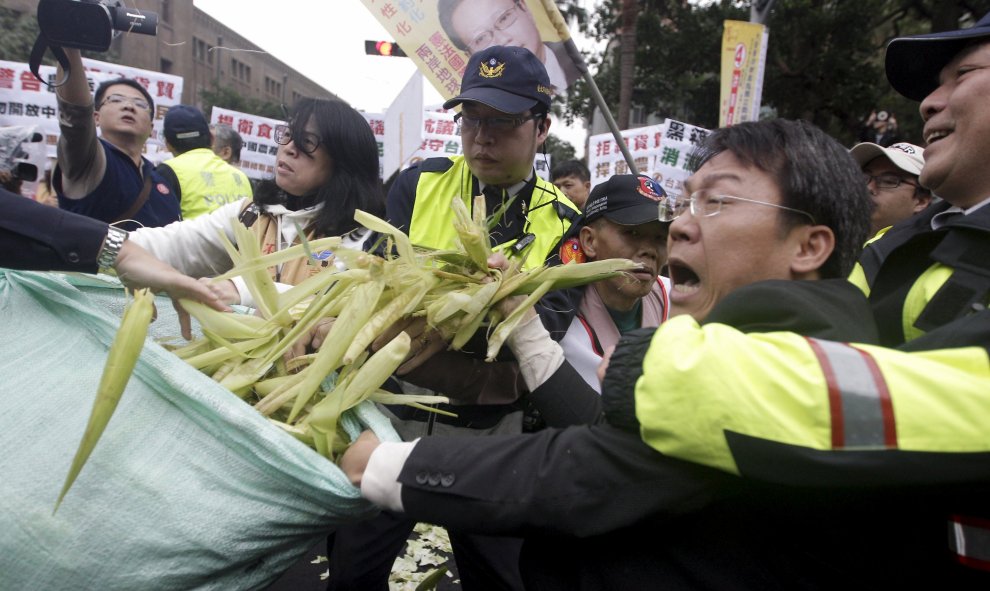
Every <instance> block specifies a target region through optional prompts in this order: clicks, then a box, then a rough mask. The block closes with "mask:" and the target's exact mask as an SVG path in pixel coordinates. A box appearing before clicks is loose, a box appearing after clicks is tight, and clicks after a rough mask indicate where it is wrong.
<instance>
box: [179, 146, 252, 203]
mask: <svg viewBox="0 0 990 591" xmlns="http://www.w3.org/2000/svg"><path fill="white" fill-rule="evenodd" d="M163 164H165V165H167V166H168V167H169V168H171V169H172V171H173V172H175V176H176V178H178V179H179V190H180V192H181V194H182V200H181V207H182V219H185V220H191V219H193V218H195V217H198V216H201V215H203V214H205V213H210V212H211V211H213V210H215V209H217V208H219V207H220V206H222V205H226V204H228V203H233V202H235V201H240V200H241V199H244V198H245V197H246V198H248V199H251V197H252V195H253V192H252V191H251V183H250V181H248V178H247V175H245V174H244V173H243V172H241V171H240V170H239V169H237V168H235V167H233V166H231V165H229V164H227V163H226V162H224V161H223V159H221V158H220V157H219V156H217V155H216V154H214V153H213V150H211V149H209V148H197V149H195V150H189V151H188V152H185V153H183V154H180V155H178V156H176V157H175V158H172V159H171V160H166V161H165V162H163Z"/></svg>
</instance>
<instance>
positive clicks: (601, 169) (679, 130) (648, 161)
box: [588, 119, 709, 196]
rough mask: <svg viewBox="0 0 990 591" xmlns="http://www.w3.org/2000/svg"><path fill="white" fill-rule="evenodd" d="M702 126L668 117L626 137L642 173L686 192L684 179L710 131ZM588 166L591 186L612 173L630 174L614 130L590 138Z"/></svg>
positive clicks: (666, 187) (627, 132) (670, 188)
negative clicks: (699, 147)
mask: <svg viewBox="0 0 990 591" xmlns="http://www.w3.org/2000/svg"><path fill="white" fill-rule="evenodd" d="M708 133H709V131H708V130H707V129H705V128H702V127H697V126H695V125H690V124H688V123H682V122H680V121H675V120H673V119H667V120H665V121H664V122H663V123H662V124H660V125H649V126H646V127H638V128H635V129H627V130H625V131H623V132H622V137H623V139H624V140H625V142H626V146H628V148H629V152H630V154H632V157H633V160H634V161H635V163H636V168H637V169H638V170H639V172H640V173H641V174H646V175H649V176H652V177H653V178H654V179H656V180H657V182H659V183H660V185H661V186H662V187H663V188H664V190H665V191H667V194H668V195H672V196H676V195H680V194H681V193H682V192H683V183H684V181H685V180H686V179H687V178H688V177H689V176H691V173H692V171H693V170H694V167H695V166H694V165H695V162H694V148H695V147H696V146H697V144H699V143H700V142H701V141H702V140H703V139H705V137H706V136H707V135H708ZM588 145H589V151H588V168H589V169H590V170H591V186H592V187H594V186H595V185H597V184H599V183H602V182H605V181H606V180H608V179H609V178H610V177H611V176H612V175H616V174H629V166H628V165H627V164H626V161H625V158H623V156H622V152H621V150H620V149H619V146H618V144H617V143H616V141H615V138H614V137H613V136H612V134H611V133H603V134H598V135H593V136H591V138H590V139H589V143H588Z"/></svg>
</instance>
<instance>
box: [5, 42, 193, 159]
mask: <svg viewBox="0 0 990 591" xmlns="http://www.w3.org/2000/svg"><path fill="white" fill-rule="evenodd" d="M83 66H84V67H85V68H86V78H87V80H88V81H89V86H90V89H91V90H93V92H95V91H96V87H97V86H99V84H100V83H101V82H103V81H105V80H111V79H113V78H120V77H122V76H123V77H127V78H132V79H134V80H137V81H138V82H139V83H140V84H141V85H142V86H144V87H145V88H146V89H147V90H148V93H149V94H150V95H151V98H152V99H153V100H154V101H155V113H154V125H153V127H154V129H153V131H152V135H151V138H150V140H149V142H148V144H147V145H146V146H145V152H146V153H147V154H148V155H149V157H151V155H153V154H157V153H160V152H162V151H163V150H164V145H165V142H164V138H162V136H161V134H162V118H163V117H165V112H166V111H168V109H169V107H171V106H172V105H176V104H178V103H179V101H180V100H181V97H182V77H181V76H174V75H172V74H162V73H161V72H152V71H150V70H141V69H138V68H131V67H129V66H121V65H119V64H110V63H107V62H101V61H98V60H92V59H88V58H83ZM39 74H41V76H42V78H44V79H45V80H47V81H49V82H54V81H55V79H56V78H55V68H54V67H53V66H44V65H43V66H41V68H40V69H39ZM12 125H18V126H36V127H37V130H38V132H39V133H41V134H43V135H44V136H45V144H46V151H47V154H48V157H50V158H55V147H56V143H57V142H58V136H59V135H60V132H59V128H58V105H57V103H56V100H55V90H54V89H53V88H52V87H50V86H46V85H45V84H44V83H42V82H41V81H40V80H38V79H37V78H35V76H34V74H32V73H31V69H30V67H29V66H28V64H25V63H20V62H10V61H2V60H0V126H12ZM159 138H161V139H159ZM152 159H153V160H154V158H152Z"/></svg>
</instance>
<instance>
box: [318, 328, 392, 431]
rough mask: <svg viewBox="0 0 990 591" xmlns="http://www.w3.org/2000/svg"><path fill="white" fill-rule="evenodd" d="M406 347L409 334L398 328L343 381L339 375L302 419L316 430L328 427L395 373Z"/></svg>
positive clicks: (325, 429) (327, 429)
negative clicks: (329, 393)
mask: <svg viewBox="0 0 990 591" xmlns="http://www.w3.org/2000/svg"><path fill="white" fill-rule="evenodd" d="M409 348H410V340H409V335H408V334H406V333H405V332H400V333H399V334H398V335H396V336H395V338H393V339H392V340H391V341H389V342H388V343H387V344H386V345H385V346H384V347H382V348H381V349H379V350H378V351H376V352H375V354H374V355H372V356H371V357H369V358H368V360H367V361H365V362H364V364H363V365H362V366H361V367H360V369H358V370H357V371H356V372H354V373H353V374H351V375H350V376H348V377H349V378H350V379H349V380H346V383H345V380H344V379H342V380H341V382H340V384H338V386H337V388H336V389H335V390H334V392H333V394H334V395H333V396H327V397H326V398H324V399H323V400H322V401H320V402H319V403H318V404H316V405H315V406H314V407H313V410H312V411H310V413H309V416H308V417H307V418H306V423H307V424H308V425H310V426H311V427H313V428H314V429H317V430H319V431H322V432H327V431H329V430H330V429H331V426H335V425H336V422H337V419H338V417H339V416H340V414H341V413H342V412H344V411H345V410H347V409H349V408H351V407H353V406H356V405H357V404H358V403H359V402H361V401H362V400H364V399H365V398H367V397H368V396H370V395H371V393H372V392H374V391H375V390H377V389H378V388H379V386H381V385H382V383H383V382H384V381H385V380H387V379H388V377H389V376H390V375H392V374H393V373H395V370H396V369H398V367H399V366H400V365H402V362H403V361H405V359H406V355H408V354H409ZM341 390H343V391H342V392H341Z"/></svg>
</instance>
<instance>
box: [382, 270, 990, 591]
mask: <svg viewBox="0 0 990 591" xmlns="http://www.w3.org/2000/svg"><path fill="white" fill-rule="evenodd" d="M775 292H776V293H775ZM723 304H724V306H723ZM710 317H711V318H713V319H718V320H721V321H722V322H725V323H730V322H737V323H740V324H746V325H748V326H747V328H748V329H749V330H752V331H768V330H787V329H790V330H796V331H798V332H801V331H802V329H805V330H806V331H807V332H806V334H808V336H820V337H823V338H829V339H832V340H846V341H851V342H869V341H870V340H871V338H872V340H874V341H875V340H876V338H877V337H876V330H875V328H874V327H873V326H872V323H871V315H870V310H869V307H868V304H867V303H866V300H865V298H863V297H862V294H861V293H859V292H858V291H857V290H856V288H855V287H853V286H851V284H848V283H846V282H844V281H822V282H801V283H797V282H768V283H763V284H755V285H754V286H751V287H749V288H745V289H744V290H739V291H738V292H737V293H734V294H733V296H732V297H731V298H727V299H726V300H724V301H723V303H722V304H720V306H719V307H716V309H715V310H713V312H712V314H711V316H710ZM660 330H662V327H661V329H660ZM610 372H611V369H610ZM576 394H577V391H576V390H572V391H570V392H566V393H565V395H576ZM399 481H400V482H401V483H402V485H403V490H402V500H403V505H404V507H405V509H406V512H407V514H408V515H409V517H411V518H414V519H417V520H422V521H430V522H433V523H437V524H440V525H444V526H446V527H448V528H451V529H454V530H468V531H477V532H486V533H499V534H506V533H514V534H522V535H525V536H526V542H525V546H524V550H523V557H522V570H523V574H524V579H525V580H526V582H527V585H530V586H533V588H539V589H655V588H663V589H702V588H704V589H709V588H710V589H802V588H805V589H825V588H846V589H852V588H857V589H858V588H870V587H871V586H872V587H873V588H880V587H884V586H885V584H884V582H885V581H886V582H888V583H890V582H892V581H895V580H896V581H897V584H898V585H900V586H905V585H908V584H910V583H915V584H924V583H929V582H933V581H934V580H938V581H941V582H942V583H947V584H948V585H949V586H950V587H951V586H952V585H954V584H956V583H958V584H959V585H961V586H963V587H965V585H966V584H967V580H964V579H960V578H958V577H960V576H962V577H966V576H970V575H969V574H962V575H961V574H960V572H959V571H958V569H955V567H954V566H952V564H950V562H949V561H948V560H947V558H946V556H945V552H944V547H945V544H944V539H945V520H944V511H943V508H944V507H945V503H944V501H945V500H946V499H947V498H950V497H951V496H953V495H956V496H955V498H959V496H958V495H959V494H960V491H959V490H958V489H956V490H951V487H945V486H939V487H928V488H926V487H923V486H920V487H914V488H910V489H903V490H902V487H881V486H877V485H876V484H873V485H869V486H863V487H859V488H854V489H853V488H823V487H821V486H817V487H811V486H809V487H804V486H799V485H797V484H793V485H784V484H774V483H763V482H756V481H754V480H752V479H744V478H739V477H735V476H732V475H729V474H727V473H722V472H719V471H716V470H712V469H707V468H704V467H702V466H697V465H692V464H689V463H685V462H681V461H677V460H674V459H672V458H669V457H666V456H663V455H662V454H660V453H658V452H656V451H655V450H653V449H652V448H649V447H648V446H646V445H645V444H644V443H643V442H642V441H641V440H640V438H639V436H638V433H636V432H627V431H621V430H619V429H617V428H615V427H612V426H610V425H608V424H601V425H594V426H572V427H569V428H566V429H547V430H545V431H542V432H539V433H536V434H531V435H520V436H500V437H484V438H473V439H464V440H451V439H445V440H440V439H436V438H423V439H422V440H420V441H419V443H418V444H417V445H416V447H415V449H414V450H413V452H412V454H411V455H410V456H409V458H408V459H407V461H406V463H405V465H404V467H403V470H402V472H401V474H400V477H399ZM800 481H801V478H800V475H799V474H796V475H795V482H800ZM984 488H985V487H984ZM973 492H974V493H976V494H979V492H980V491H976V490H974V491H973ZM984 492H985V491H984ZM967 494H968V493H967ZM963 496H966V495H963ZM943 588H949V587H943ZM957 588H961V587H957Z"/></svg>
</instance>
